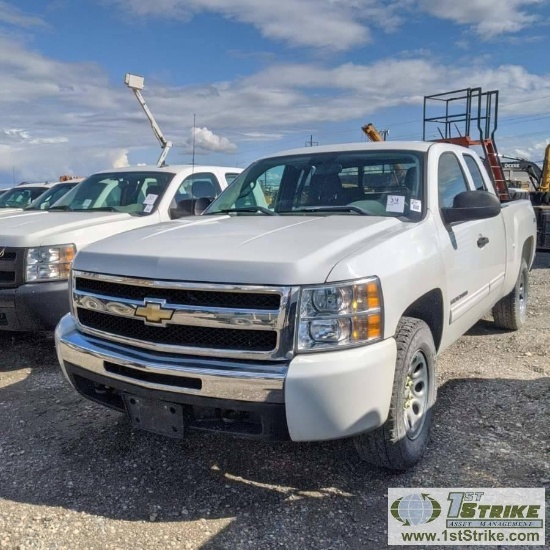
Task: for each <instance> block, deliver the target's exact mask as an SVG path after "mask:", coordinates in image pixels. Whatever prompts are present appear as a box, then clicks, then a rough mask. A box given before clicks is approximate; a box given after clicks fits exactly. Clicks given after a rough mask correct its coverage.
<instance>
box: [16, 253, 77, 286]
mask: <svg viewBox="0 0 550 550" xmlns="http://www.w3.org/2000/svg"><path fill="white" fill-rule="evenodd" d="M75 254H76V246H75V245H74V244H64V245H61V246H40V247H38V248H29V249H28V250H27V269H26V273H25V280H26V281H27V282H28V283H30V282H39V281H61V280H65V279H68V278H69V271H70V269H71V263H72V261H73V258H74V255H75Z"/></svg>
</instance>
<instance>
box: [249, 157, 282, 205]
mask: <svg viewBox="0 0 550 550" xmlns="http://www.w3.org/2000/svg"><path fill="white" fill-rule="evenodd" d="M283 169H284V167H283V166H274V167H272V168H269V169H268V170H266V171H265V172H264V173H263V174H261V175H260V177H259V178H257V180H256V186H253V188H252V193H249V194H248V195H245V196H244V197H241V202H240V203H239V206H247V205H251V204H252V205H259V206H263V204H264V203H265V204H266V205H267V207H268V208H274V205H275V202H276V200H277V195H278V193H279V187H280V186H281V179H282V177H283ZM242 199H244V200H242Z"/></svg>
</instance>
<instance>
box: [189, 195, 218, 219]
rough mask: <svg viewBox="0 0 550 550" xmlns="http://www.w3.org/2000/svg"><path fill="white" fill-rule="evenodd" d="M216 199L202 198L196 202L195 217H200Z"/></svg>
mask: <svg viewBox="0 0 550 550" xmlns="http://www.w3.org/2000/svg"><path fill="white" fill-rule="evenodd" d="M213 202H214V197H201V198H200V199H196V201H195V209H194V211H195V216H200V215H201V214H202V213H203V212H204V211H205V210H206V209H207V208H208V207H209V206H210V205H211V204H212V203H213Z"/></svg>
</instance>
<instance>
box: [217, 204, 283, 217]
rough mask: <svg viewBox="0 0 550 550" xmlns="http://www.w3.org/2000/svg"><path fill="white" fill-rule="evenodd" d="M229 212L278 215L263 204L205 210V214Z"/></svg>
mask: <svg viewBox="0 0 550 550" xmlns="http://www.w3.org/2000/svg"><path fill="white" fill-rule="evenodd" d="M231 212H261V213H262V214H267V215H268V216H278V215H279V214H277V212H273V210H269V208H265V207H264V206H243V207H241V208H224V209H223V210H216V211H215V212H207V213H206V214H207V215H208V214H229V213H231Z"/></svg>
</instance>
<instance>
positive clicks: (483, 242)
mask: <svg viewBox="0 0 550 550" xmlns="http://www.w3.org/2000/svg"><path fill="white" fill-rule="evenodd" d="M488 242H489V238H488V237H479V239H478V240H477V246H478V248H483V247H484V246H485V245H486V244H487V243H488Z"/></svg>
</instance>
